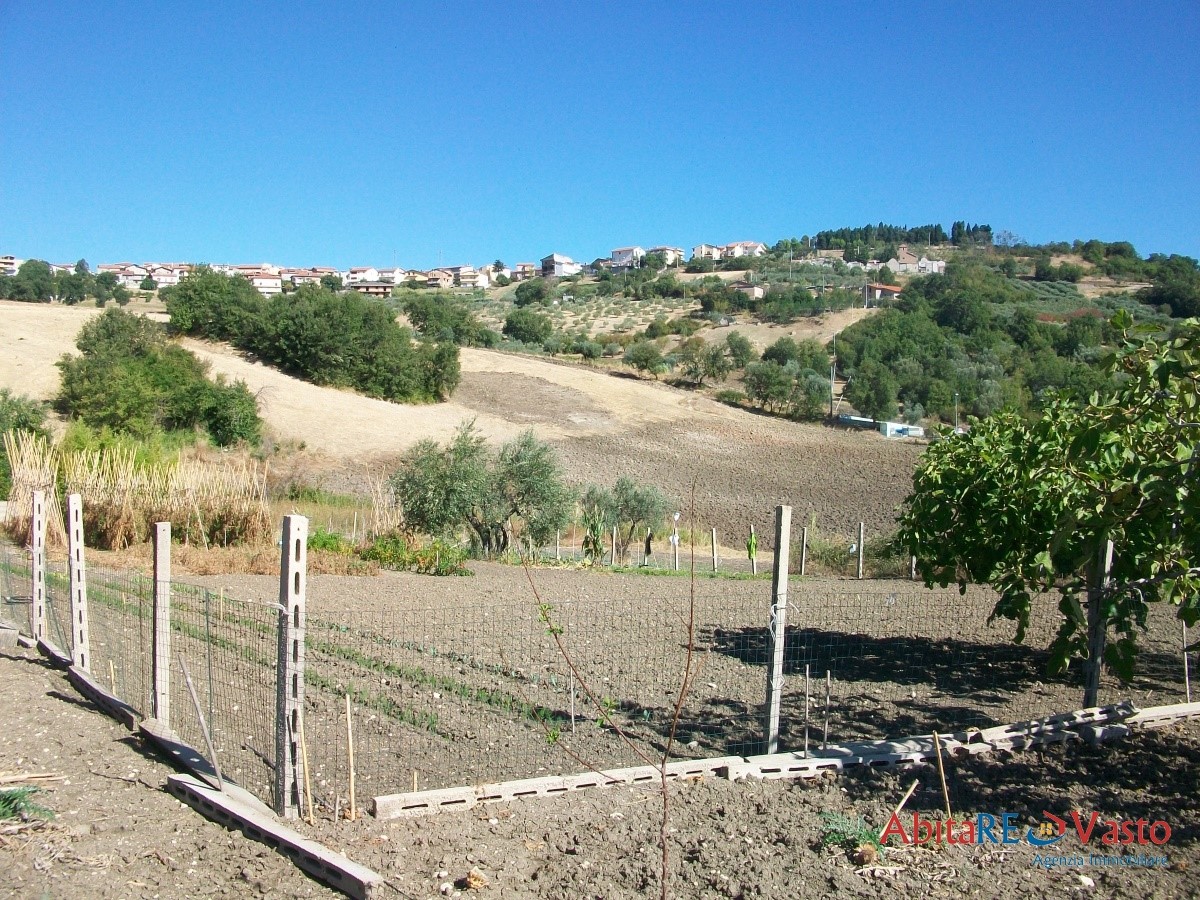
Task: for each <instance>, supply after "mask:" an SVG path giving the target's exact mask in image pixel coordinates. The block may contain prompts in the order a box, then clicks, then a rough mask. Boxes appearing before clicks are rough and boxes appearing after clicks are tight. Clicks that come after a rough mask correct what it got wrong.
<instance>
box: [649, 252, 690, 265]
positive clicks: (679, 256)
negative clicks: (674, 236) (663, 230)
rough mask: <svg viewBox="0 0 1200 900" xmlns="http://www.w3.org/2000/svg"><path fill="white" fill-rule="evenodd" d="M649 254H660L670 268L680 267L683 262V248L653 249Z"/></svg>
mask: <svg viewBox="0 0 1200 900" xmlns="http://www.w3.org/2000/svg"><path fill="white" fill-rule="evenodd" d="M646 252H647V253H658V254H661V255H662V258H663V261H664V262H665V263H666V264H667V265H668V266H678V265H679V264H680V263H682V262H683V248H682V247H651V248H650V249H649V250H647V251H646Z"/></svg>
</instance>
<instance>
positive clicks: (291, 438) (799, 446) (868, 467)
mask: <svg viewBox="0 0 1200 900" xmlns="http://www.w3.org/2000/svg"><path fill="white" fill-rule="evenodd" d="M131 308H132V307H131ZM96 312H97V311H96V310H95V309H91V308H78V307H65V306H62V305H59V304H27V303H13V302H0V334H3V341H2V345H0V386H3V387H8V388H10V389H12V390H14V391H16V392H18V393H22V394H26V395H31V396H34V397H38V398H40V399H49V398H50V397H52V396H53V395H54V394H55V392H56V391H57V389H58V370H57V369H56V368H55V366H54V363H55V361H56V360H57V359H59V357H61V356H62V354H64V353H67V352H71V351H73V350H74V340H75V336H76V334H77V332H78V330H79V328H80V327H81V326H82V325H83V323H84V322H85V321H86V320H87V319H88V318H89V317H90V316H93V315H95V314H96ZM836 324H842V323H823V325H822V327H823V328H825V329H829V328H830V327H836ZM844 324H849V322H846V323H844ZM843 327H844V325H843ZM721 330H722V331H723V330H725V329H721ZM778 333H779V334H782V333H784V331H783V329H779V332H778ZM775 336H778V335H775V334H771V335H755V337H757V338H758V339H759V342H769V341H764V340H763V339H764V338H767V337H770V339H772V340H773V339H774V337H775ZM184 344H185V346H187V347H188V348H189V349H191V350H193V351H195V352H196V353H197V354H198V355H199V356H201V357H202V358H203V359H205V360H207V361H208V362H209V363H210V364H211V366H212V371H213V372H214V373H223V374H225V375H227V376H228V377H230V378H233V379H242V380H244V381H245V382H246V383H247V385H248V386H249V387H250V389H251V390H252V391H254V392H255V393H256V394H257V395H258V399H259V404H260V409H261V412H262V415H263V417H264V419H265V420H266V422H267V425H268V428H269V430H270V432H271V434H272V436H273V438H274V439H275V441H276V442H277V443H278V444H281V445H285V446H293V447H297V448H299V447H301V446H302V447H303V451H302V453H300V454H299V456H300V457H301V458H302V461H303V468H304V470H305V471H306V473H308V477H309V478H311V479H313V480H316V481H320V480H322V479H328V480H329V482H330V484H331V486H333V487H337V488H341V489H344V488H345V487H347V486H354V485H355V484H365V482H366V473H368V472H379V471H386V470H387V469H388V468H389V467H391V466H392V465H394V461H395V459H396V458H397V457H398V455H399V454H400V453H402V452H403V451H404V450H405V449H406V448H407V447H409V446H411V445H412V444H413V443H415V442H416V441H418V440H421V439H422V438H433V439H435V440H445V439H447V438H448V437H450V436H451V435H452V434H453V432H454V430H455V429H456V428H458V427H459V425H460V424H461V423H462V422H464V421H468V420H472V419H473V420H474V421H475V423H476V425H477V427H478V428H479V429H480V430H481V431H482V432H483V433H484V434H485V435H487V436H488V437H489V438H491V439H493V440H495V441H503V440H507V439H509V438H512V437H514V436H516V435H517V434H519V433H520V432H521V431H523V430H524V429H526V428H532V429H533V430H534V432H535V433H536V434H537V435H538V436H539V437H540V438H542V439H544V440H547V441H550V442H551V443H552V444H554V446H555V447H557V448H558V450H559V451H560V452H561V454H562V457H563V461H564V466H565V468H566V472H567V475H568V477H569V478H570V479H571V480H573V481H576V482H578V483H581V484H582V483H589V482H595V483H602V484H609V485H611V484H612V483H613V482H614V481H616V479H617V478H618V477H619V476H621V475H628V476H630V477H633V478H635V479H641V480H643V481H646V482H649V483H652V484H656V485H658V486H659V487H660V488H662V489H663V490H664V491H666V492H667V493H668V494H670V495H671V496H673V497H674V498H676V499H677V500H678V502H679V505H680V507H681V509H683V510H684V514H685V517H686V515H687V510H688V508H689V506H690V505H691V499H692V496H693V493H694V497H695V508H696V515H695V524H696V526H697V527H698V528H700V529H701V530H702V533H705V534H706V533H707V530H708V528H710V527H716V528H718V530H719V534H720V540H721V541H722V543H724V544H726V545H728V546H734V547H736V546H740V544H741V542H742V541H744V540H745V535H746V534H747V533H748V531H749V527H750V525H751V524H755V525H756V526H757V528H758V531H759V532H760V534H763V535H769V533H770V530H771V523H772V516H773V509H774V507H775V505H776V504H779V503H787V504H790V505H792V506H793V507H794V508H795V513H794V521H795V522H796V524H797V526H799V525H801V524H808V523H810V522H811V521H812V520H813V519H814V518H815V521H816V524H817V526H818V527H819V528H820V529H821V530H823V531H826V532H835V533H838V534H841V535H844V536H846V537H849V536H850V535H851V533H852V532H853V530H854V529H855V528H856V527H857V522H859V521H860V520H861V521H865V522H866V523H867V526H868V529H869V533H871V534H879V533H880V532H881V531H882V530H887V529H889V528H890V525H891V522H892V520H893V511H894V508H895V506H896V505H897V504H898V503H899V502H900V501H901V500H902V499H903V497H904V495H905V493H906V492H907V490H908V488H909V486H910V484H911V472H912V468H913V465H914V464H915V462H916V459H917V457H918V455H919V454H920V452H921V449H922V448H921V446H920V445H918V444H914V443H910V442H902V441H895V440H891V441H889V440H886V439H884V438H882V437H880V436H879V435H877V434H874V433H859V432H844V431H839V430H835V429H829V428H825V427H823V426H819V425H805V424H797V423H792V422H785V421H781V420H778V419H774V418H769V417H766V416H759V415H755V414H753V413H750V412H746V411H742V410H737V409H733V408H730V407H728V406H724V405H722V404H719V403H716V402H714V401H712V400H709V399H707V398H705V397H702V396H700V395H698V394H695V393H692V392H689V391H685V390H680V389H676V388H672V387H669V386H667V385H664V384H659V383H656V382H653V381H649V380H643V379H637V378H633V377H629V376H628V374H626V373H617V374H609V373H607V372H604V371H601V370H598V369H590V368H586V367H583V366H578V365H572V364H567V363H560V362H554V361H551V360H547V359H543V358H536V357H528V356H518V355H512V354H505V353H498V352H495V351H488V350H476V349H466V350H463V352H462V372H463V377H462V384H461V386H460V388H459V389H458V391H457V392H456V393H455V395H454V398H453V399H452V400H451V401H450V402H448V403H443V404H437V405H428V406H403V405H398V404H394V403H389V402H386V401H383V400H375V399H371V398H368V397H363V396H360V395H358V394H354V393H351V392H348V391H341V390H336V389H332V388H323V387H317V386H315V385H311V384H308V383H305V382H302V381H299V380H297V379H295V378H291V377H289V376H287V375H284V374H283V373H281V372H278V371H276V370H274V369H272V368H269V367H267V366H264V365H262V364H261V363H258V362H255V361H253V360H250V359H247V358H246V357H245V356H244V355H242V354H240V353H238V352H237V351H235V350H233V349H232V348H230V347H228V346H225V345H219V344H210V343H206V342H202V341H194V340H186V341H184ZM278 464H279V465H281V466H286V465H288V461H287V460H280V461H279V463H278ZM272 465H276V463H275V462H273V463H272Z"/></svg>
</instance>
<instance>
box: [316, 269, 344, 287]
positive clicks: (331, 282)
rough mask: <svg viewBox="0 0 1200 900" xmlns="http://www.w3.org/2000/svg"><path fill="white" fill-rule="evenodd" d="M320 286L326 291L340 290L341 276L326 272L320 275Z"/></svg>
mask: <svg viewBox="0 0 1200 900" xmlns="http://www.w3.org/2000/svg"><path fill="white" fill-rule="evenodd" d="M321 287H323V288H325V290H327V291H340V290H341V289H342V276H341V275H334V274H333V273H331V272H327V273H325V274H324V275H322V276H321Z"/></svg>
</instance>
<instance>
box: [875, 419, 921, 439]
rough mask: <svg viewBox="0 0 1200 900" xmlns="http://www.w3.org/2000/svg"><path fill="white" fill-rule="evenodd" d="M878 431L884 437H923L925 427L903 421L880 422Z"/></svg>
mask: <svg viewBox="0 0 1200 900" xmlns="http://www.w3.org/2000/svg"><path fill="white" fill-rule="evenodd" d="M879 433H880V434H882V435H883V436H884V437H919V438H923V437H925V429H924V428H922V427H921V426H920V425H908V424H906V423H904V422H880V423H879Z"/></svg>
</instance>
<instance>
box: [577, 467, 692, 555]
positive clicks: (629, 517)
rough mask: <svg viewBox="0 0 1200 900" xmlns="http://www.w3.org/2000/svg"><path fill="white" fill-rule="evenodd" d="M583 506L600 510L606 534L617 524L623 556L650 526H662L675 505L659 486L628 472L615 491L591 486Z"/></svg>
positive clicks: (619, 545)
mask: <svg viewBox="0 0 1200 900" xmlns="http://www.w3.org/2000/svg"><path fill="white" fill-rule="evenodd" d="M580 505H581V506H582V507H583V508H584V510H594V511H596V512H597V513H598V515H599V517H600V522H601V526H602V528H603V531H604V532H605V533H607V532H609V531H611V529H612V528H613V527H616V529H617V553H618V554H620V555H622V556H624V555H625V553H627V552H628V550H629V545H630V544H631V543H633V542H634V541H635V540H637V539H638V538H640V537H641V536H642V535H643V533H644V532H645V530H646V529H647V528H657V527H658V526H659V525H661V524H662V521H663V520H664V519H665V518H666V517H667V514H668V513H669V512H670V511H671V508H672V503H671V501H670V500H668V499H667V497H666V495H665V494H663V492H662V491H661V490H659V489H658V488H657V487H656V486H654V485H652V484H645V485H642V484H638V483H637V482H636V481H634V480H633V479H632V478H630V477H629V476H628V475H622V476H621V477H620V478H618V479H617V483H616V484H615V485H614V486H613V488H612V490H608V489H607V488H603V487H597V486H596V485H592V486H590V487H589V488H588V489H587V491H586V492H585V493H584V495H583V499H582V500H581V501H580Z"/></svg>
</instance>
